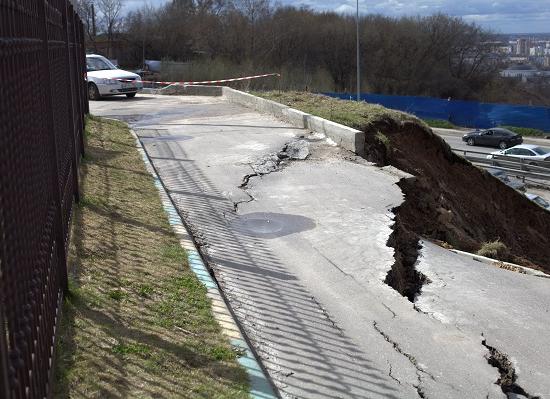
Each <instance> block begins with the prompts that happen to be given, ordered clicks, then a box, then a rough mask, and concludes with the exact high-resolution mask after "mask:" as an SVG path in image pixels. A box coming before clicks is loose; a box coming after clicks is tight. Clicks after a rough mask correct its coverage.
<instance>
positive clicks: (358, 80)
mask: <svg viewBox="0 0 550 399" xmlns="http://www.w3.org/2000/svg"><path fill="white" fill-rule="evenodd" d="M356 23H357V101H361V62H360V59H359V56H360V55H359V0H357V18H356Z"/></svg>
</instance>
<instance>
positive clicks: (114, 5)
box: [97, 0, 123, 58]
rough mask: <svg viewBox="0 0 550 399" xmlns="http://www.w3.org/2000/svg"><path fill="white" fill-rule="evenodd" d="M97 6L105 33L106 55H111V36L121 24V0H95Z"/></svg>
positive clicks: (110, 56) (112, 36)
mask: <svg viewBox="0 0 550 399" xmlns="http://www.w3.org/2000/svg"><path fill="white" fill-rule="evenodd" d="M97 8H98V10H99V12H100V14H101V26H102V28H103V31H104V32H105V33H106V35H107V43H108V50H107V52H108V57H109V58H112V57H113V49H112V47H113V38H114V35H115V33H116V32H117V31H118V29H119V28H120V27H121V25H122V21H123V19H122V17H121V11H122V0H97Z"/></svg>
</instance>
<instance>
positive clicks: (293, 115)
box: [223, 87, 365, 156]
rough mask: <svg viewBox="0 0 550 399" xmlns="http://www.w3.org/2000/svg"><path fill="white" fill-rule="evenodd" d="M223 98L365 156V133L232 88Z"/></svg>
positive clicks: (224, 92)
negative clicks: (327, 138) (317, 134)
mask: <svg viewBox="0 0 550 399" xmlns="http://www.w3.org/2000/svg"><path fill="white" fill-rule="evenodd" d="M223 96H224V97H225V98H227V99H228V100H229V101H231V102H234V103H238V104H241V105H244V106H246V107H249V108H252V109H255V110H256V111H259V112H263V113H267V114H271V115H273V116H275V117H276V118H279V119H281V120H284V121H286V122H288V123H290V124H292V125H294V126H296V127H298V128H301V129H309V130H311V131H314V132H318V133H323V134H325V135H326V136H327V137H329V138H330V139H331V140H333V141H334V142H335V143H336V144H338V145H339V146H341V147H342V148H345V149H347V150H349V151H352V152H354V153H356V154H357V155H360V156H363V155H365V133H364V132H361V131H359V130H355V129H352V128H350V127H347V126H344V125H340V124H339V123H335V122H332V121H329V120H327V119H323V118H320V117H318V116H313V115H310V114H307V113H305V112H302V111H298V110H296V109H294V108H291V107H289V106H287V105H283V104H279V103H277V102H275V101H270V100H266V99H264V98H260V97H256V96H253V95H251V94H248V93H244V92H242V91H238V90H235V89H231V88H230V87H224V88H223Z"/></svg>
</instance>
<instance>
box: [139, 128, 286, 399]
mask: <svg viewBox="0 0 550 399" xmlns="http://www.w3.org/2000/svg"><path fill="white" fill-rule="evenodd" d="M130 133H131V134H132V136H133V137H134V139H135V140H136V146H137V149H138V151H139V153H140V154H141V157H142V158H143V162H144V163H145V167H146V169H147V171H148V172H149V173H150V174H151V176H152V177H153V179H154V181H155V186H156V187H157V189H158V191H159V195H160V199H161V201H162V205H163V207H164V211H165V212H166V214H167V215H168V220H169V222H170V226H171V227H172V229H173V230H174V232H175V233H176V235H177V237H178V239H179V241H180V245H181V246H182V248H183V249H185V251H186V253H187V257H188V261H189V267H190V268H191V270H192V271H193V272H194V273H195V275H196V276H197V278H198V279H199V281H200V282H201V283H202V284H203V285H204V286H205V287H206V289H207V296H208V298H210V300H211V301H212V312H213V314H214V318H215V319H216V320H217V322H218V323H219V324H220V326H221V328H222V330H223V333H224V334H225V335H226V336H227V337H228V338H229V340H230V343H231V345H232V346H233V347H234V348H236V349H239V350H241V351H243V352H244V355H242V356H240V357H238V358H237V361H238V363H239V364H240V365H241V367H243V368H244V369H245V370H246V372H247V374H248V379H249V382H250V392H249V394H250V397H251V398H253V399H276V398H278V397H279V396H278V395H277V394H276V393H275V390H274V389H273V386H272V383H271V381H270V379H269V378H268V377H267V374H266V373H265V371H264V369H263V368H262V366H261V365H260V363H259V361H258V359H257V358H256V356H255V355H254V353H253V352H252V349H251V347H250V345H249V344H248V342H247V341H246V339H245V337H244V335H243V333H242V332H241V330H240V328H239V326H238V324H237V321H236V320H235V318H234V316H233V314H232V313H231V311H230V309H229V307H228V306H227V303H226V302H225V300H224V297H223V295H222V293H221V291H220V289H219V287H218V284H217V283H216V281H214V279H213V278H212V276H211V275H210V273H209V271H208V269H207V268H206V265H205V264H204V262H203V260H202V257H201V255H200V253H199V251H198V250H197V247H196V246H195V244H194V242H193V239H192V235H191V234H190V233H189V231H188V230H187V228H186V227H185V225H184V224H183V221H182V219H181V217H180V215H179V213H178V211H177V210H176V208H175V207H174V204H173V203H172V200H171V199H170V196H169V195H168V193H167V192H166V190H165V188H164V186H163V184H162V182H161V180H160V178H159V176H158V174H157V172H156V170H155V168H154V167H153V165H152V163H151V161H150V159H149V157H148V155H147V153H146V151H145V149H144V148H143V146H142V144H141V141H140V140H139V138H138V136H137V135H136V133H135V131H134V130H133V129H130Z"/></svg>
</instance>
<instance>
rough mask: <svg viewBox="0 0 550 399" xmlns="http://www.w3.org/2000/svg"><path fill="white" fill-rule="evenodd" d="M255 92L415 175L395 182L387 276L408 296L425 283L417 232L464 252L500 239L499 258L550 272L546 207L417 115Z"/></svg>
mask: <svg viewBox="0 0 550 399" xmlns="http://www.w3.org/2000/svg"><path fill="white" fill-rule="evenodd" d="M254 94H257V95H259V96H261V97H264V98H268V99H270V100H273V101H278V102H280V103H283V104H286V105H289V106H291V107H294V108H297V109H300V110H302V111H304V112H308V113H311V114H313V115H317V116H320V117H322V118H326V119H329V120H333V121H335V122H338V123H342V124H344V125H347V126H350V127H353V128H355V129H359V130H362V131H364V132H365V133H366V143H365V144H366V156H365V158H366V159H368V160H369V161H371V162H374V163H376V164H377V165H379V166H386V165H393V166H395V167H396V168H398V169H401V170H403V171H405V172H408V173H409V174H411V175H413V176H414V178H411V179H402V180H401V181H400V182H399V183H398V184H399V187H400V188H401V190H402V191H403V193H404V195H405V201H404V202H403V204H402V205H401V206H399V207H397V208H395V209H394V210H393V212H394V215H395V219H394V222H395V223H394V225H393V234H392V235H391V236H390V239H389V241H388V245H389V246H391V247H393V248H394V249H395V264H394V266H393V267H392V269H391V270H390V272H389V273H388V276H387V278H386V283H388V284H389V285H391V286H392V287H393V288H394V289H396V290H397V291H399V292H400V293H401V294H402V295H404V296H406V297H407V298H409V300H411V301H412V302H414V298H415V297H416V295H418V294H419V293H420V290H421V287H422V285H423V284H426V283H429V281H428V280H427V278H426V277H425V276H423V275H422V274H421V273H419V272H418V271H416V270H415V264H416V261H417V257H418V250H419V245H418V243H419V239H420V237H426V238H428V239H432V240H435V241H440V242H442V243H445V244H446V246H452V247H453V248H456V249H460V250H464V251H468V252H477V251H478V250H479V249H481V247H482V246H483V244H485V243H489V242H494V241H500V242H501V243H503V244H504V245H506V247H507V248H508V255H507V256H506V257H505V258H501V260H504V261H511V262H514V263H518V264H521V265H524V266H527V267H531V268H534V269H539V270H543V271H546V272H550V245H549V244H550V212H546V211H544V210H543V209H541V208H540V207H538V206H537V205H536V204H534V203H532V202H531V201H529V200H528V199H527V198H525V197H524V196H523V195H521V194H520V193H518V192H517V191H515V190H513V189H512V188H509V187H508V186H506V185H505V184H503V183H502V182H500V181H499V180H498V179H496V178H494V177H492V176H491V175H490V174H488V173H487V172H485V171H483V170H481V169H479V168H477V167H475V166H473V165H472V164H471V163H469V162H468V161H466V160H465V159H464V158H462V157H460V156H458V155H456V154H454V153H453V152H452V151H451V149H450V147H449V146H448V145H447V144H446V143H445V141H444V140H443V139H441V138H440V137H439V136H437V135H436V134H434V133H433V131H432V130H431V129H430V128H429V127H428V126H427V125H426V124H424V123H423V122H422V121H420V120H419V119H417V118H416V117H414V116H412V115H408V114H406V113H403V112H397V111H392V110H388V109H386V108H384V107H381V106H379V105H373V104H367V103H358V102H355V101H345V100H338V99H334V98H329V97H326V96H322V95H316V94H311V93H304V92H261V93H254Z"/></svg>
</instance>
